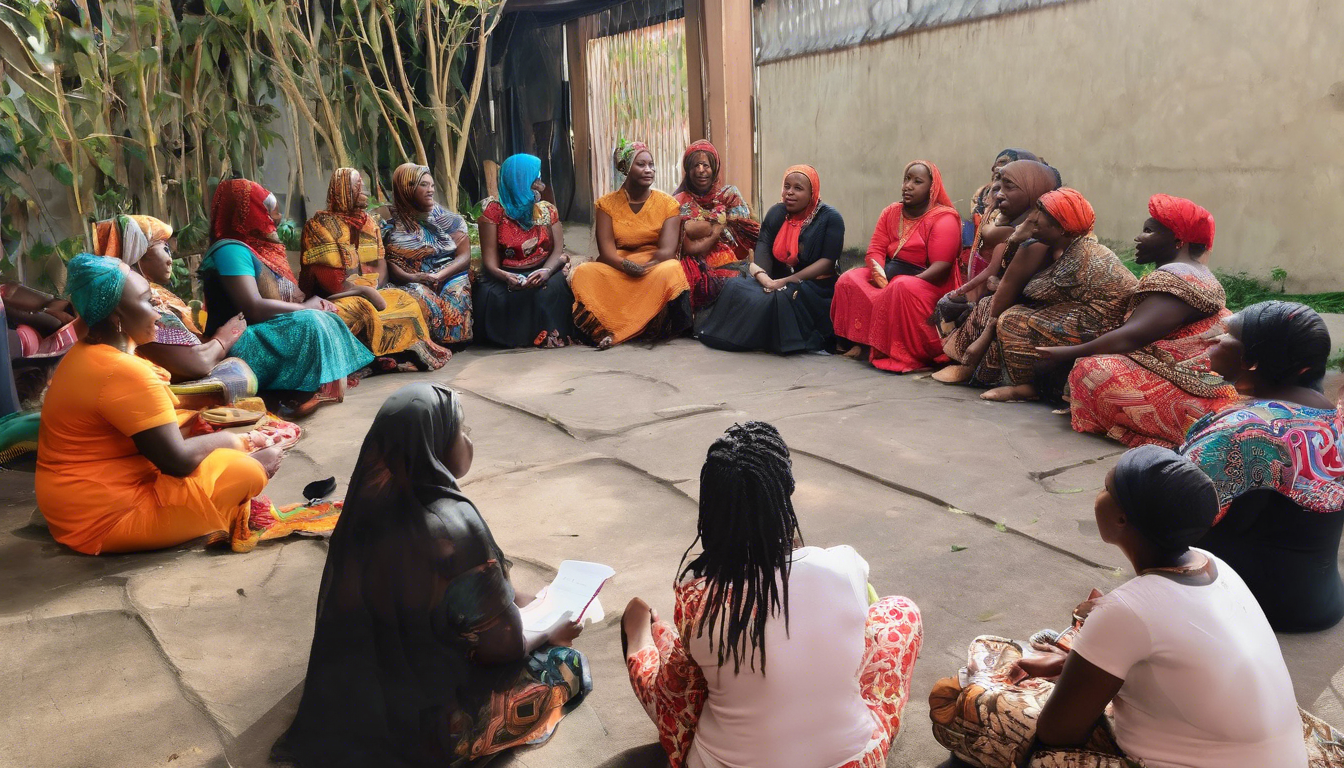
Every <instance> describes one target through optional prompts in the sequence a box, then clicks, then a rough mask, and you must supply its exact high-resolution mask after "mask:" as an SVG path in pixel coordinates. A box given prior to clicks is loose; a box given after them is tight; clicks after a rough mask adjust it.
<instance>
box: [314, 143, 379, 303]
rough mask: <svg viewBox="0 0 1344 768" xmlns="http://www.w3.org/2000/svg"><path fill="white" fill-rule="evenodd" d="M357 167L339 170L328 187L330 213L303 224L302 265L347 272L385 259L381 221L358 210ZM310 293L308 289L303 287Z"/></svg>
mask: <svg viewBox="0 0 1344 768" xmlns="http://www.w3.org/2000/svg"><path fill="white" fill-rule="evenodd" d="M358 178H360V176H359V171H357V170H355V169H354V168H337V169H336V171H335V172H333V173H332V174H331V183H330V184H328V185H327V210H325V211H318V212H317V213H316V214H314V215H313V218H311V219H309V220H308V223H307V224H304V225H303V257H302V258H303V263H304V264H306V265H314V264H317V265H322V266H327V267H333V268H340V269H345V270H350V269H354V268H355V267H356V266H357V265H359V264H361V263H368V262H374V261H378V260H379V259H381V258H383V239H382V234H381V233H380V232H379V231H378V219H377V218H376V217H374V216H371V215H369V212H368V211H367V210H365V209H363V208H361V207H359V205H358V203H357V200H358V195H356V194H355V179H358ZM304 290H305V291H307V290H308V289H307V287H304Z"/></svg>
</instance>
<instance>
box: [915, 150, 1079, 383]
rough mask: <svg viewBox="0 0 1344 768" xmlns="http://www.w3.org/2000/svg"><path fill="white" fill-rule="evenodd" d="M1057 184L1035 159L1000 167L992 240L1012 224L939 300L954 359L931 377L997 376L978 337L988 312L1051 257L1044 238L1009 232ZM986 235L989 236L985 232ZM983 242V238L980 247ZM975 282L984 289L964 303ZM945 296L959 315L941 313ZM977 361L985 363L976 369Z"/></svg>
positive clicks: (1018, 291)
mask: <svg viewBox="0 0 1344 768" xmlns="http://www.w3.org/2000/svg"><path fill="white" fill-rule="evenodd" d="M1059 187H1060V181H1059V171H1056V170H1055V169H1054V168H1051V167H1050V166H1048V165H1046V164H1044V163H1040V162H1037V161H1035V160H1015V161H1013V162H1011V163H1008V164H1007V165H1005V166H1003V169H1002V170H1000V171H999V184H998V191H997V192H995V193H994V202H995V211H996V214H995V215H996V216H997V222H996V230H995V234H994V235H993V237H992V240H994V241H997V240H998V238H999V236H1001V235H1002V234H1003V231H1004V230H1006V229H1007V228H1008V227H1012V232H1008V236H1007V237H1004V239H1003V241H1002V243H1001V244H1000V245H997V246H995V247H994V248H993V251H992V255H991V256H990V258H989V265H988V266H987V267H986V268H985V270H984V271H983V272H981V273H980V274H979V275H978V276H977V277H976V278H975V279H973V280H971V281H970V282H969V283H967V284H966V285H963V286H962V287H961V288H958V289H956V290H955V291H952V292H951V293H950V294H948V296H947V297H946V298H944V299H943V300H942V301H940V302H939V303H938V311H939V314H940V315H944V316H943V317H942V320H943V322H941V323H940V325H939V333H940V334H941V335H942V336H943V352H944V353H946V354H947V356H948V358H949V359H950V360H952V361H953V364H952V365H949V366H947V367H946V368H944V369H942V370H941V371H938V372H937V373H935V374H934V375H933V378H934V379H935V380H937V381H941V382H943V383H945V384H961V383H965V382H968V381H970V380H971V379H972V378H974V379H976V380H978V381H983V382H986V383H988V384H990V385H993V384H996V383H997V382H998V380H999V368H998V365H999V363H998V360H997V359H991V360H984V358H985V356H986V353H987V352H988V351H989V348H990V344H989V341H988V339H986V340H985V341H983V342H981V341H980V339H981V337H982V336H983V334H984V331H985V328H986V327H987V326H988V325H989V322H990V318H991V317H993V318H998V316H999V315H1001V314H1003V311H1004V310H1006V309H1008V308H1009V307H1011V306H1013V305H1014V304H1016V303H1017V301H1018V299H1019V298H1020V297H1021V295H1022V287H1023V286H1025V285H1026V284H1027V281H1028V280H1030V279H1031V278H1032V276H1033V275H1035V274H1036V273H1037V272H1038V271H1039V270H1040V269H1041V268H1042V267H1044V266H1045V265H1046V264H1047V263H1048V262H1049V258H1050V249H1049V248H1048V247H1047V246H1046V245H1045V243H1041V242H1038V241H1036V240H1031V239H1016V240H1015V239H1013V238H1012V237H1011V235H1012V234H1013V233H1014V232H1017V231H1018V229H1019V228H1020V227H1021V226H1022V225H1023V224H1024V223H1025V222H1026V220H1027V217H1028V216H1030V215H1031V214H1032V212H1033V211H1035V210H1036V201H1037V200H1039V199H1040V197H1041V195H1043V194H1045V193H1046V192H1049V191H1051V190H1055V189H1058V188H1059ZM993 218H994V217H991V219H993ZM986 236H987V237H988V236H989V233H988V232H986ZM985 247H986V246H985V245H984V244H983V243H982V244H981V249H982V251H983V249H984V248H985ZM1014 265H1015V266H1014ZM977 280H979V281H980V282H979V283H977V282H976V281H977ZM977 285H983V286H984V289H985V291H987V292H988V294H989V295H986V296H983V297H981V298H980V300H979V301H977V302H975V303H974V304H971V303H968V302H967V300H966V295H967V294H968V293H975V292H976V290H975V288H976V286H977ZM949 302H952V305H953V306H954V307H957V308H959V313H960V317H958V318H955V319H949V318H947V317H946V316H945V315H946V313H945V312H944V307H945V306H946V305H948V303H949ZM977 342H980V343H978V344H977ZM982 365H984V369H983V370H979V369H980V367H981V366H982Z"/></svg>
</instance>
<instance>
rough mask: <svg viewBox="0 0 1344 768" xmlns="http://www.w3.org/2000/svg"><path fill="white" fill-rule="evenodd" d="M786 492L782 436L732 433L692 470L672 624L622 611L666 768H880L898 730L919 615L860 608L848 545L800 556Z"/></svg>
mask: <svg viewBox="0 0 1344 768" xmlns="http://www.w3.org/2000/svg"><path fill="white" fill-rule="evenodd" d="M793 489H794V482H793V466H792V463H791V461H790V459H789V449H788V447H787V446H786V445H785V444H784V440H783V439H782V438H781V437H780V436H779V432H777V431H776V430H775V428H774V427H772V426H770V425H769V424H765V423H763V422H759V421H751V422H747V423H746V424H735V425H734V426H733V427H732V428H730V429H729V430H728V431H727V432H726V433H725V434H724V435H723V436H722V437H720V438H719V439H718V440H716V441H715V442H714V444H713V445H712V446H710V448H709V455H708V456H707V457H706V459H705V465H704V468H703V469H702V470H701V472H700V517H699V522H698V524H697V528H696V530H697V538H696V541H698V542H699V544H700V547H701V551H700V554H698V555H696V556H695V557H694V558H692V559H691V560H690V562H689V563H687V564H686V567H685V568H684V569H683V570H682V572H681V575H680V577H679V579H678V583H677V585H676V588H675V589H676V595H677V605H676V611H675V615H674V621H675V624H676V626H675V627H674V626H673V625H672V624H669V623H667V622H663V621H659V620H658V615H657V613H655V612H654V611H653V610H652V609H650V608H649V605H648V604H647V603H645V602H644V601H643V600H640V599H639V598H635V599H634V600H631V601H630V604H629V606H627V607H626V609H625V616H624V618H623V619H622V625H621V629H622V638H623V643H624V645H625V655H626V665H627V667H628V668H629V671H630V682H631V685H632V686H633V687H634V689H635V695H636V696H637V697H638V698H639V700H640V702H641V703H642V704H643V705H644V709H645V711H647V712H648V713H649V717H651V718H653V721H654V723H655V724H656V725H657V727H658V736H659V741H660V742H661V743H662V745H663V749H665V750H666V751H667V754H668V758H669V760H670V762H671V765H672V768H682V767H683V766H686V767H687V768H724V767H725V766H734V765H769V766H772V768H816V766H836V767H837V768H858V767H859V766H860V765H864V766H868V765H878V764H882V763H884V762H885V761H886V756H887V752H888V751H889V750H890V749H891V743H892V740H893V739H894V738H895V737H896V734H897V733H898V732H899V731H900V727H901V713H902V711H903V710H904V708H905V703H906V701H907V699H908V698H909V694H910V674H911V672H912V670H913V668H914V664H915V658H916V657H917V656H918V655H919V647H920V643H921V642H922V639H923V624H922V623H921V620H920V615H919V609H918V608H917V607H916V606H915V604H914V603H912V602H911V601H910V600H907V599H906V598H904V597H888V598H885V599H883V600H878V601H876V602H874V603H872V604H871V605H870V604H869V603H870V600H869V595H870V594H872V590H871V588H870V587H868V586H867V581H868V564H867V563H866V562H865V561H864V559H863V558H862V557H860V556H859V554H858V553H857V552H855V551H854V550H853V549H852V548H850V547H846V546H840V547H831V548H830V549H822V548H820V547H804V546H802V543H801V542H802V536H801V533H800V532H799V530H798V518H797V516H796V515H795V514H794V509H793V502H792V500H791V498H790V497H791V496H792V495H793ZM694 546H695V542H692V544H691V547H692V548H694ZM689 555H690V549H688V550H687V556H689ZM683 560H684V558H683ZM767 664H768V666H767Z"/></svg>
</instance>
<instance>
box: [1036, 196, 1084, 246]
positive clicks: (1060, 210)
mask: <svg viewBox="0 0 1344 768" xmlns="http://www.w3.org/2000/svg"><path fill="white" fill-rule="evenodd" d="M1036 204H1037V205H1039V206H1040V207H1041V209H1042V210H1044V211H1045V212H1046V213H1048V214H1050V216H1051V217H1052V218H1053V219H1054V220H1055V221H1058V222H1059V225H1060V226H1061V227H1063V228H1064V233H1065V234H1067V235H1074V236H1078V235H1086V234H1087V233H1088V232H1091V231H1092V227H1093V225H1095V224H1096V223H1097V214H1096V212H1095V211H1093V210H1092V204H1091V203H1089V202H1087V198H1085V197H1083V193H1081V192H1079V191H1078V190H1076V189H1070V188H1069V187H1060V188H1059V189H1056V190H1053V191H1050V192H1046V193H1045V194H1044V195H1041V197H1040V199H1039V200H1037V201H1036Z"/></svg>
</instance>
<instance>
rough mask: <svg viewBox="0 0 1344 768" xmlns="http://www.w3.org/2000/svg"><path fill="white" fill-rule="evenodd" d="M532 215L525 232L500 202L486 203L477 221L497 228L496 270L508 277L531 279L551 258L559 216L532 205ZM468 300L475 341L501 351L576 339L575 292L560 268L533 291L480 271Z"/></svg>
mask: <svg viewBox="0 0 1344 768" xmlns="http://www.w3.org/2000/svg"><path fill="white" fill-rule="evenodd" d="M528 192H529V194H531V190H530V188H529V191H528ZM500 193H501V194H503V189H502V188H501V190H500ZM530 211H531V214H532V216H533V226H532V228H531V229H523V227H522V225H521V224H519V223H518V222H517V221H515V220H514V219H513V218H511V217H510V216H509V215H508V212H507V211H506V210H505V208H504V205H503V204H502V203H500V202H499V201H498V200H493V199H490V198H487V199H486V200H485V202H484V210H482V211H481V220H482V221H488V222H490V223H491V224H494V225H495V241H496V247H497V252H498V253H499V260H500V264H499V267H500V269H501V270H503V271H504V272H507V273H509V274H514V275H530V274H531V273H532V272H535V271H537V270H539V269H542V268H543V267H545V266H546V262H547V261H549V260H550V258H551V256H552V255H553V254H554V252H555V237H554V235H553V234H552V232H551V227H552V226H553V225H554V224H556V223H557V222H558V221H559V220H560V212H559V211H557V210H556V209H555V206H553V205H551V204H550V203H547V202H545V201H537V202H535V204H534V205H532V206H530ZM471 300H472V314H473V315H474V316H475V322H476V328H475V333H476V338H477V340H480V341H488V342H490V343H492V344H498V345H500V346H503V347H529V346H531V347H542V348H547V349H550V348H555V347H564V346H567V345H569V344H570V343H572V342H573V340H574V337H575V335H576V331H575V329H574V292H573V291H571V290H570V287H569V280H568V275H566V274H565V271H564V270H563V269H560V268H558V267H557V268H556V270H555V271H554V272H553V273H551V275H550V276H549V277H547V279H546V283H545V284H544V285H542V286H541V287H539V288H535V289H534V288H518V287H517V286H509V285H507V284H505V283H503V282H501V281H500V280H498V279H496V278H495V276H494V275H492V274H490V272H489V270H482V272H481V276H480V279H478V280H477V281H476V286H475V288H474V289H473V292H472V296H471Z"/></svg>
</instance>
